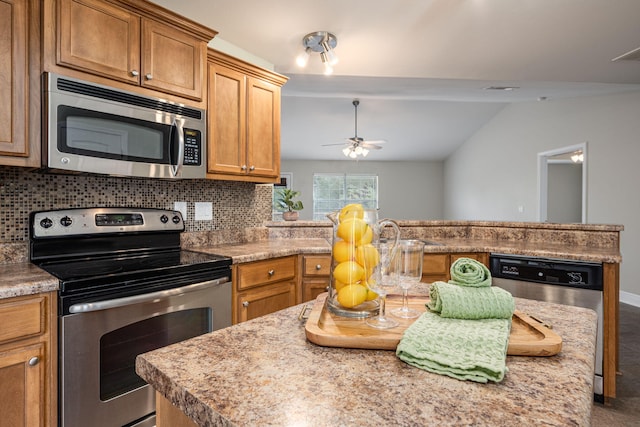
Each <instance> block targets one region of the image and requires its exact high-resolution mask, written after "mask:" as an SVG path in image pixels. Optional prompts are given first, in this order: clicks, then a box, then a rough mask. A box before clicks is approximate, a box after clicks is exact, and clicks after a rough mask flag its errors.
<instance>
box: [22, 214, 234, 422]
mask: <svg viewBox="0 0 640 427" xmlns="http://www.w3.org/2000/svg"><path fill="white" fill-rule="evenodd" d="M183 231H184V221H183V218H182V216H181V214H180V213H179V212H176V211H169V210H158V209H141V208H87V209H65V210H55V211H43V212H34V213H32V214H31V215H30V259H31V262H33V263H34V264H36V265H38V266H39V267H41V268H43V269H44V270H46V271H47V272H49V273H51V274H52V275H54V276H55V277H57V278H58V279H59V280H60V291H59V307H58V312H59V316H58V318H59V325H58V326H59V333H58V336H59V346H58V348H59V381H58V382H59V399H58V400H59V406H60V408H59V409H60V410H59V419H60V421H59V425H60V426H64V427H76V426H89V425H90V426H94V427H113V426H118V427H119V426H153V425H155V397H154V392H153V390H152V389H151V387H150V386H149V385H148V384H147V383H146V382H145V381H143V380H142V379H141V378H140V377H138V375H137V374H136V373H135V359H136V356H137V355H138V354H141V353H144V352H147V351H151V350H154V349H156V348H160V347H164V346H167V345H170V344H173V343H176V342H179V341H182V340H185V339H188V338H191V337H194V336H197V335H201V334H204V333H207V332H210V331H213V330H216V329H220V328H224V327H226V326H229V325H231V305H232V303H231V259H230V258H228V257H224V256H219V255H211V254H203V253H197V252H191V251H188V250H183V249H181V247H180V234H181V232H183Z"/></svg>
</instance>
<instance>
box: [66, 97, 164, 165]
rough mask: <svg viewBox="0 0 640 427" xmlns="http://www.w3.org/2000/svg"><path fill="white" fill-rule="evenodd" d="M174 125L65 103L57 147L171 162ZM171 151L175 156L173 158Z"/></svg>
mask: <svg viewBox="0 0 640 427" xmlns="http://www.w3.org/2000/svg"><path fill="white" fill-rule="evenodd" d="M172 137H173V135H172V126H171V125H167V124H162V123H155V122H152V121H146V120H140V119H135V118H131V117H123V116H118V115H115V114H108V113H103V112H97V111H91V110H85V109H82V108H75V107H69V106H66V105H62V106H59V107H58V150H59V151H60V152H62V153H70V154H78V155H84V156H90V157H99V158H103V159H115V160H125V161H133V162H144V163H154V164H170V158H175V154H174V153H170V152H169V151H170V149H172V148H173V147H172V146H173V145H174V144H172V143H171V140H172ZM170 154H171V155H172V156H174V157H170Z"/></svg>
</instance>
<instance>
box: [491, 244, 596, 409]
mask: <svg viewBox="0 0 640 427" xmlns="http://www.w3.org/2000/svg"><path fill="white" fill-rule="evenodd" d="M489 260H490V265H491V267H490V269H491V276H492V277H493V285H494V286H498V287H500V288H503V289H505V290H507V291H509V292H511V294H512V295H513V296H514V297H519V298H528V299H533V300H538V301H547V302H553V303H557V304H565V305H573V306H576V307H585V308H590V309H592V310H594V311H595V312H596V313H597V315H598V330H597V338H596V363H595V378H594V383H593V392H594V394H595V399H596V400H598V401H602V400H603V393H604V390H603V379H602V370H603V337H602V334H603V325H602V322H603V302H602V299H603V286H602V264H599V263H591V262H582V261H573V260H564V259H552V258H538V257H526V256H519V255H506V254H497V253H496V254H491V255H490V257H489Z"/></svg>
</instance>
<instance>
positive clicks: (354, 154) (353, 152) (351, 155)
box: [349, 151, 358, 159]
mask: <svg viewBox="0 0 640 427" xmlns="http://www.w3.org/2000/svg"><path fill="white" fill-rule="evenodd" d="M349 157H351V158H352V159H355V158H356V157H358V155H357V154H356V152H355V151H352V152H351V154H349Z"/></svg>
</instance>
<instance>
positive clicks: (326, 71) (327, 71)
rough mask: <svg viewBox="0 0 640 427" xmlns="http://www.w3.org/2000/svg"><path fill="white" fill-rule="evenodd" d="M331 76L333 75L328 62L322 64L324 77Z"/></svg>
mask: <svg viewBox="0 0 640 427" xmlns="http://www.w3.org/2000/svg"><path fill="white" fill-rule="evenodd" d="M331 74H333V67H332V66H331V64H329V63H328V62H325V63H324V75H325V76H330V75H331Z"/></svg>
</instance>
